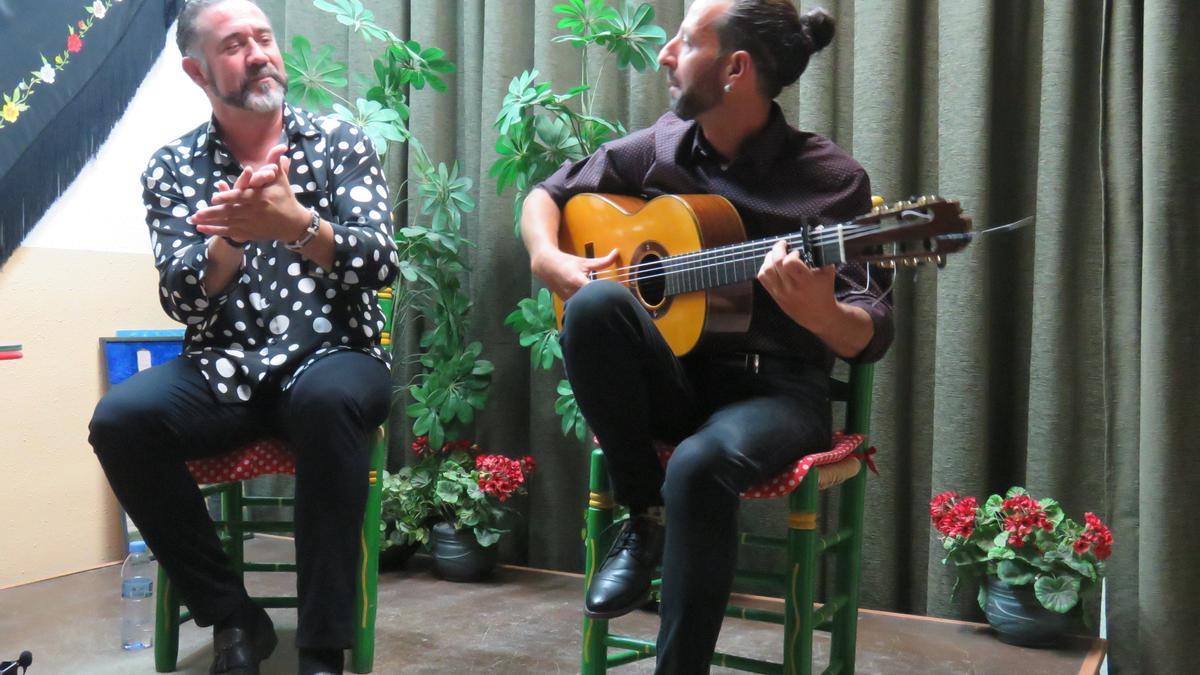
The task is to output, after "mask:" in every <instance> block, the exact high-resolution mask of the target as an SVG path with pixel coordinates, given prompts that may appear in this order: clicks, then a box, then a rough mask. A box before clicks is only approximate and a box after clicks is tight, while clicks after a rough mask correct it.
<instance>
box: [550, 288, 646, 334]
mask: <svg viewBox="0 0 1200 675" xmlns="http://www.w3.org/2000/svg"><path fill="white" fill-rule="evenodd" d="M632 301H633V296H632V295H631V294H630V292H629V289H627V288H625V287H624V286H622V285H621V284H618V283H617V282H615V281H593V282H591V283H588V284H584V285H583V287H582V288H580V289H579V290H578V291H577V292H576V293H575V295H573V296H571V299H570V300H569V301H568V302H567V304H566V305H565V306H564V308H563V329H564V330H566V329H568V328H569V327H577V326H580V325H582V326H584V327H583V329H584V330H586V329H587V327H588V326H589V325H590V324H592V323H593V322H597V321H603V320H605V319H607V318H608V317H609V316H611V315H612V313H613V312H617V311H620V310H621V309H623V308H625V307H628V306H630V304H631V303H632Z"/></svg>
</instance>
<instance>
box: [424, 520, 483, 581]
mask: <svg viewBox="0 0 1200 675" xmlns="http://www.w3.org/2000/svg"><path fill="white" fill-rule="evenodd" d="M432 544H433V573H434V574H436V575H437V576H438V577H440V578H442V579H445V580H447V581H479V580H480V579H483V578H485V577H487V576H488V575H489V574H491V573H492V570H494V569H495V568H496V547H495V546H488V547H483V546H480V545H479V542H478V541H476V540H475V533H474V532H472V531H471V530H456V529H454V528H453V527H451V526H450V525H448V524H446V523H438V524H437V525H434V526H433V536H432Z"/></svg>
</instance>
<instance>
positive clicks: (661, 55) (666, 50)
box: [658, 38, 675, 67]
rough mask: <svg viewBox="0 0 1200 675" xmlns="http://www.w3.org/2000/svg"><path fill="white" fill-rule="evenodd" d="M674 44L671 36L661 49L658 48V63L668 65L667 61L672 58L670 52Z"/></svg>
mask: <svg viewBox="0 0 1200 675" xmlns="http://www.w3.org/2000/svg"><path fill="white" fill-rule="evenodd" d="M674 45H675V38H671V39H670V40H668V41H667V44H665V45H663V48H662V49H660V50H658V65H660V66H664V67H669V64H668V61H669V60H671V59H672V58H673V57H672V56H671V52H672V48H673V46H674Z"/></svg>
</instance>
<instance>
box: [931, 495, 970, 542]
mask: <svg viewBox="0 0 1200 675" xmlns="http://www.w3.org/2000/svg"><path fill="white" fill-rule="evenodd" d="M977 508H979V503H978V502H977V501H975V498H974V497H962V498H960V497H959V496H958V493H957V492H943V493H941V494H940V495H938V496H936V497H934V498H933V499H932V500H931V501H930V502H929V518H930V520H932V521H933V526H934V527H935V528H937V531H938V532H940V533H941V534H942V537H969V536H971V533H972V532H974V531H975V510H976V509H977Z"/></svg>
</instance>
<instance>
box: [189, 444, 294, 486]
mask: <svg viewBox="0 0 1200 675" xmlns="http://www.w3.org/2000/svg"><path fill="white" fill-rule="evenodd" d="M187 467H188V471H189V472H190V473H191V474H192V478H193V479H195V481H196V482H197V483H199V484H200V485H215V484H217V483H232V482H233V481H239V480H250V479H251V478H256V477H258V476H266V475H268V474H276V473H284V474H295V473H296V458H295V457H294V456H293V455H292V453H290V452H288V450H287V448H286V447H284V445H283V443H282V442H281V441H278V440H276V439H273V438H268V439H263V440H260V441H255V442H253V443H250V444H249V445H244V446H242V447H240V448H237V449H236V450H234V451H232V452H228V453H226V454H224V455H217V456H216V457H205V458H203V459H194V460H192V461H190V462H188V463H187Z"/></svg>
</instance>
